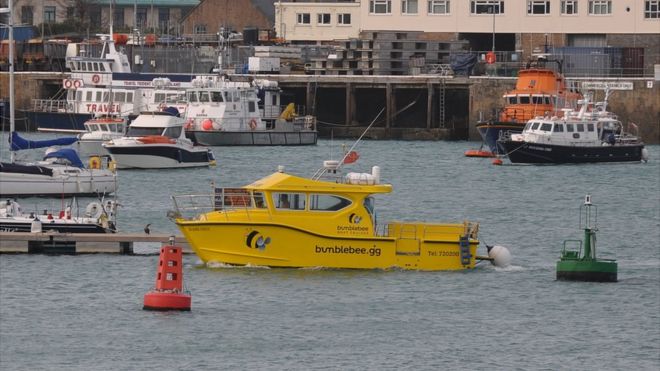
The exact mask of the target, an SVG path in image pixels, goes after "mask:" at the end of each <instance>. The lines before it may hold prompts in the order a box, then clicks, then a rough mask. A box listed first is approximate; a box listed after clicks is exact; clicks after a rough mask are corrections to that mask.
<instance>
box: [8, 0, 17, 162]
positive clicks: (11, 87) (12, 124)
mask: <svg viewBox="0 0 660 371" xmlns="http://www.w3.org/2000/svg"><path fill="white" fill-rule="evenodd" d="M8 5H9V13H8V14H9V24H8V26H9V156H10V160H11V162H14V151H12V150H11V145H12V139H11V133H13V132H14V130H16V127H15V125H16V124H15V117H14V17H13V10H12V9H14V8H13V7H12V0H9V3H8Z"/></svg>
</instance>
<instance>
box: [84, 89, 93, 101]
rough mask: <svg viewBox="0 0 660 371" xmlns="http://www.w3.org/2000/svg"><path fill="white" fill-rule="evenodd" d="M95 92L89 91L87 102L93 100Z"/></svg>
mask: <svg viewBox="0 0 660 371" xmlns="http://www.w3.org/2000/svg"><path fill="white" fill-rule="evenodd" d="M93 93H94V92H93V91H91V90H90V91H88V92H87V96H86V97H85V101H86V102H91V101H92V94H93Z"/></svg>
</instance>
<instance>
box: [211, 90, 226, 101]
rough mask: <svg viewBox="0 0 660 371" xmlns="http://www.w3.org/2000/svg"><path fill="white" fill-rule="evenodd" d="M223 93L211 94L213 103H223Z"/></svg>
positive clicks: (214, 92)
mask: <svg viewBox="0 0 660 371" xmlns="http://www.w3.org/2000/svg"><path fill="white" fill-rule="evenodd" d="M222 101H223V100H222V93H221V92H219V91H213V92H211V102H218V103H222Z"/></svg>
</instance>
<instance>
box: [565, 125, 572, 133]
mask: <svg viewBox="0 0 660 371" xmlns="http://www.w3.org/2000/svg"><path fill="white" fill-rule="evenodd" d="M566 131H567V132H569V133H572V132H573V124H566Z"/></svg>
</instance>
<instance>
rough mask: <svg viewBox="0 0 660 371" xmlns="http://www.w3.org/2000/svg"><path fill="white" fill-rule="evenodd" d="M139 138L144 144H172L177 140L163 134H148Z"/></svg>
mask: <svg viewBox="0 0 660 371" xmlns="http://www.w3.org/2000/svg"><path fill="white" fill-rule="evenodd" d="M138 140H139V141H140V142H142V143H144V144H161V143H166V144H172V143H175V142H176V141H175V140H174V139H172V138H168V137H164V136H162V135H147V136H144V137H140V138H138Z"/></svg>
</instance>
